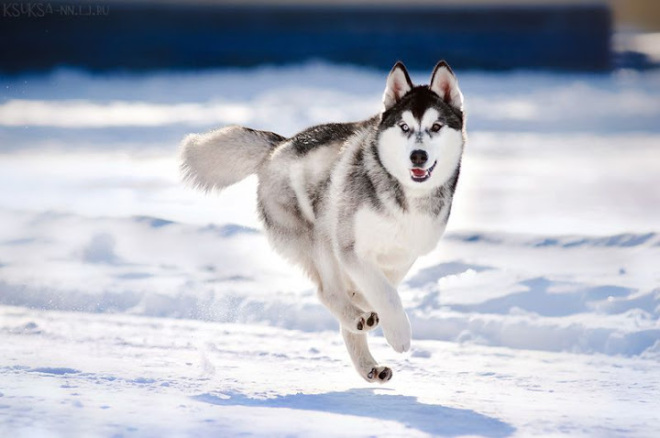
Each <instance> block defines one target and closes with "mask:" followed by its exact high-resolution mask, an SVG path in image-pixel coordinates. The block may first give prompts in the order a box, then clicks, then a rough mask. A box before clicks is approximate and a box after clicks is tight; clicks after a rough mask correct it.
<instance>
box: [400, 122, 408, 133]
mask: <svg viewBox="0 0 660 438" xmlns="http://www.w3.org/2000/svg"><path fill="white" fill-rule="evenodd" d="M399 128H401V130H402V131H403V132H408V131H410V126H408V125H406V124H405V123H402V124H400V125H399Z"/></svg>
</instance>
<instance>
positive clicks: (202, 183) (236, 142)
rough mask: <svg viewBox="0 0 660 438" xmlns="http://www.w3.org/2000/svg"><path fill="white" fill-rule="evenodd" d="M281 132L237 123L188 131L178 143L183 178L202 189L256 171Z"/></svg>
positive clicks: (217, 186) (226, 184)
mask: <svg viewBox="0 0 660 438" xmlns="http://www.w3.org/2000/svg"><path fill="white" fill-rule="evenodd" d="M283 140H285V138H284V137H282V136H281V135H278V134H275V133H273V132H267V131H256V130H254V129H250V128H243V127H241V126H227V127H226V128H222V129H217V130H215V131H211V132H207V133H205V134H190V135H188V136H186V138H184V139H183V142H182V143H181V172H182V174H183V178H184V180H186V181H188V182H190V183H191V184H192V185H193V186H194V187H196V188H199V189H202V190H207V191H208V190H212V189H217V190H222V189H224V188H225V187H229V186H230V185H232V184H235V183H237V182H239V181H240V180H242V179H244V178H246V177H248V176H249V175H251V174H253V173H256V172H257V170H258V169H259V167H260V166H261V164H262V163H263V162H264V161H265V160H266V158H267V157H268V154H269V153H270V151H271V150H272V149H273V147H274V146H275V145H277V144H278V143H280V142H282V141H283Z"/></svg>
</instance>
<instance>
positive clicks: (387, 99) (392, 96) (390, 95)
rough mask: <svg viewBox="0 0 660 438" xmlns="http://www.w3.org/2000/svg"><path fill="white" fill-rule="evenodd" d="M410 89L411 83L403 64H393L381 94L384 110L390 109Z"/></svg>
mask: <svg viewBox="0 0 660 438" xmlns="http://www.w3.org/2000/svg"><path fill="white" fill-rule="evenodd" d="M412 87H413V84H412V81H411V80H410V76H409V75H408V71H407V70H406V67H405V66H404V65H403V63H402V62H401V61H399V62H397V63H396V64H394V67H392V70H391V71H390V74H389V76H387V86H386V87H385V92H384V93H383V105H385V109H386V110H388V109H390V108H392V107H393V106H394V104H396V103H397V102H398V101H400V100H401V98H402V97H403V96H404V95H405V94H406V93H407V92H409V91H410V90H412Z"/></svg>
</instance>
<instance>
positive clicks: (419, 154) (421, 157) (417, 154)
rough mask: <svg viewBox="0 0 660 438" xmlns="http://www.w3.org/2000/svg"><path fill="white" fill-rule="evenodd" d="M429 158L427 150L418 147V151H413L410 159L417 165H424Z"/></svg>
mask: <svg viewBox="0 0 660 438" xmlns="http://www.w3.org/2000/svg"><path fill="white" fill-rule="evenodd" d="M428 159H429V156H428V155H427V154H426V152H425V151H422V150H419V149H417V150H416V151H412V154H410V161H412V163H413V164H414V165H415V166H423V165H424V163H426V162H427V161H428Z"/></svg>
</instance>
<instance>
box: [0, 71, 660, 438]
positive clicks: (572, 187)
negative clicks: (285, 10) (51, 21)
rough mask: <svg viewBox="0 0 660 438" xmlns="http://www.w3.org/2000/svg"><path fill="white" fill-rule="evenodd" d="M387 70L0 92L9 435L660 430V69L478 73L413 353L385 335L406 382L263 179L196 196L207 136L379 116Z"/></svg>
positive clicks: (175, 76) (414, 290) (15, 80)
mask: <svg viewBox="0 0 660 438" xmlns="http://www.w3.org/2000/svg"><path fill="white" fill-rule="evenodd" d="M426 74H427V73H424V72H417V73H416V74H414V75H413V79H417V81H419V82H423V81H426V80H427V77H426ZM384 78H385V73H384V72H375V71H370V70H363V69H357V68H350V67H337V66H330V65H324V64H308V65H303V66H297V67H280V68H258V69H251V70H223V71H214V72H203V73H185V74H183V73H159V74H149V75H128V74H121V73H115V74H109V75H89V74H86V73H80V72H75V71H69V70H60V71H56V72H54V73H52V74H49V75H42V76H30V75H24V76H19V77H10V78H7V77H5V78H0V90H2V91H0V184H1V185H2V187H3V190H2V191H0V224H2V227H1V228H0V436H3V437H4V436H12V437H14V436H17V437H23V436H25V437H42V436H44V437H50V436H62V437H69V436H76V437H77V436H80V437H87V436H103V437H105V436H127V437H129V436H140V437H142V436H148V437H151V436H153V437H160V436H237V435H257V436H429V435H431V436H461V435H476V436H488V437H503V436H511V435H513V436H532V435H539V436H559V435H570V436H608V437H609V436H622V437H629V436H639V437H643V436H644V437H645V436H648V437H655V436H659V435H660V420H658V414H657V412H660V367H659V366H658V362H659V361H660V268H659V266H660V234H659V233H658V232H659V231H660V230H659V228H660V190H659V189H658V187H660V171H659V166H660V149H659V148H660V124H659V123H658V120H660V73H658V72H647V73H635V72H617V73H614V74H612V75H579V74H571V75H567V74H540V73H500V74H484V73H459V80H460V81H461V86H462V89H463V92H464V94H465V96H466V101H467V109H468V117H469V118H468V132H469V144H468V148H467V151H466V155H465V159H464V167H463V173H462V176H461V178H462V179H461V181H460V183H459V188H458V193H457V197H456V202H455V206H454V209H453V210H452V218H451V220H450V226H449V230H448V233H447V235H446V237H445V238H444V239H443V241H442V243H441V244H440V245H439V247H438V248H437V250H436V251H434V252H433V253H432V254H430V255H429V256H427V257H425V258H423V259H421V260H419V262H418V263H417V264H416V265H415V266H414V268H413V270H412V271H411V273H410V275H409V276H408V277H407V279H406V280H405V281H404V284H403V285H402V287H401V295H402V297H403V300H404V303H405V306H406V308H407V310H408V312H409V314H410V316H411V321H412V325H413V337H414V341H413V349H412V351H411V352H410V353H408V354H405V355H397V354H395V353H394V352H392V351H391V350H390V349H389V348H388V347H387V345H386V343H385V341H384V339H383V338H382V336H381V334H380V332H378V331H377V332H376V333H375V334H374V335H373V336H371V338H370V341H371V344H372V345H373V350H374V355H375V356H376V357H377V358H378V359H379V360H381V361H382V363H384V364H388V365H390V366H391V367H392V368H393V369H394V372H395V374H394V377H393V379H392V380H391V381H390V382H389V383H387V384H386V385H384V386H377V387H376V386H370V385H368V384H366V383H365V382H363V381H362V380H361V379H360V378H359V377H358V375H357V374H356V373H355V372H354V371H353V370H352V367H351V365H350V363H349V361H348V357H347V354H346V353H345V350H344V347H343V345H342V341H341V337H340V336H339V334H338V331H337V324H336V322H335V321H334V320H333V318H332V317H331V316H330V315H329V313H328V312H327V311H326V310H325V309H324V308H323V307H322V306H321V305H320V304H319V303H318V301H317V299H316V297H315V292H314V290H313V289H312V286H311V284H310V283H309V282H307V281H306V280H305V278H304V277H303V276H302V275H301V274H300V272H298V271H297V269H295V268H292V267H290V266H288V265H287V264H286V263H285V262H284V261H282V260H281V259H279V258H278V257H277V256H276V255H275V254H273V253H272V252H271V250H270V249H269V248H268V245H267V242H266V240H265V238H264V236H263V234H262V233H261V231H260V225H259V224H258V222H257V219H256V214H255V195H254V190H255V184H256V181H255V180H254V179H248V180H247V181H245V182H243V183H241V184H239V185H237V186H235V187H232V188H230V189H229V190H227V191H226V192H224V193H222V194H220V195H213V196H204V195H202V194H199V193H196V192H193V191H191V190H189V189H188V188H186V187H184V186H183V185H182V184H181V183H180V181H179V175H178V169H177V162H176V149H177V144H178V141H179V140H180V138H181V137H182V136H183V135H184V134H185V133H188V132H194V131H197V132H199V131H203V130H206V129H210V128H212V127H217V126H220V125H223V124H227V123H241V124H247V125H250V126H252V127H255V128H263V129H270V130H275V131H276V132H279V133H280V134H283V135H290V134H293V133H294V132H296V131H297V130H299V129H302V128H304V127H306V126H308V125H311V124H314V123H321V122H327V121H347V120H355V119H361V118H364V117H367V116H369V115H371V114H372V113H375V112H376V111H377V110H378V109H379V101H380V95H381V93H382V88H383V86H384Z"/></svg>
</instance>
